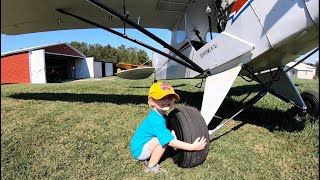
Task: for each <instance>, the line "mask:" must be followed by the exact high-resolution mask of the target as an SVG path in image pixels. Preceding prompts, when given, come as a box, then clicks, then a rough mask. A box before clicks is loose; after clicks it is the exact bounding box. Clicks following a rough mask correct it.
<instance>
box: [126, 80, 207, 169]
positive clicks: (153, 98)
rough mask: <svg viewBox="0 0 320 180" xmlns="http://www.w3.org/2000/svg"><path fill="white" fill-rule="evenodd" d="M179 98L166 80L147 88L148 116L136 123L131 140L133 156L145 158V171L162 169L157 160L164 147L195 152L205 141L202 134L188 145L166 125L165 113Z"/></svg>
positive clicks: (139, 158)
mask: <svg viewBox="0 0 320 180" xmlns="http://www.w3.org/2000/svg"><path fill="white" fill-rule="evenodd" d="M175 100H176V101H179V100H180V97H179V96H178V94H176V93H175V91H174V89H173V88H172V87H171V86H170V85H169V84H167V83H164V82H157V83H154V84H153V85H152V86H151V87H150V90H149V96H148V105H149V107H150V108H151V111H150V113H149V115H148V116H147V117H146V118H145V119H144V120H143V122H142V123H141V124H140V125H139V127H138V128H137V130H136V132H135V133H134V135H133V137H132V139H131V142H130V147H131V153H132V155H133V156H134V158H136V159H138V160H140V161H143V160H148V159H149V162H148V164H147V165H146V169H145V172H155V173H159V172H166V171H165V170H164V169H162V168H160V166H159V164H158V162H159V160H160V158H161V156H162V155H163V154H164V152H165V150H166V148H167V146H168V145H169V146H171V147H173V148H178V149H183V150H188V151H198V150H202V149H203V148H204V147H205V145H206V144H207V142H206V139H205V138H204V137H202V138H200V137H198V138H197V139H196V140H195V141H194V142H193V143H192V144H190V143H186V142H183V141H180V140H177V139H175V138H174V137H173V136H172V134H171V133H170V131H169V129H167V127H166V117H165V116H166V115H165V112H166V111H168V110H170V109H171V108H172V107H173V105H174V101H175Z"/></svg>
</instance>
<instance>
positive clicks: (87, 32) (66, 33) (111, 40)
mask: <svg viewBox="0 0 320 180" xmlns="http://www.w3.org/2000/svg"><path fill="white" fill-rule="evenodd" d="M114 30H116V31H118V32H121V33H123V29H114ZM147 30H149V31H150V32H151V33H153V34H155V35H156V36H158V37H159V38H160V39H162V40H164V41H165V42H167V43H169V42H170V39H171V32H170V31H169V30H166V29H147ZM126 35H128V36H130V37H133V38H135V39H137V40H138V41H141V42H144V43H146V44H149V45H151V46H153V47H155V48H157V49H159V50H163V47H162V46H161V45H160V44H159V43H157V42H155V41H154V40H152V39H151V38H149V37H147V36H146V35H144V34H143V33H141V32H139V31H138V30H134V29H126ZM72 41H78V42H85V43H87V44H100V45H103V46H106V45H108V44H109V45H111V46H112V47H115V48H117V47H119V46H120V45H122V44H123V45H125V46H126V47H127V48H128V47H136V48H138V49H143V50H145V51H146V52H147V53H148V56H149V58H150V59H151V57H152V51H151V50H149V49H147V48H144V47H142V46H140V45H138V44H136V43H133V42H131V41H129V40H126V39H123V38H121V37H119V36H116V35H114V34H112V33H110V32H107V31H105V30H102V29H79V30H63V31H50V32H40V33H29V34H23V35H4V34H1V53H5V52H9V51H15V50H19V49H24V48H29V47H34V46H41V45H46V44H54V43H71V42H72ZM304 56H305V55H304ZM304 56H301V57H300V58H298V60H299V59H301V58H303V57H304ZM318 60H319V51H317V52H316V53H315V54H313V55H312V56H310V57H309V58H308V59H307V60H305V61H304V62H305V63H312V64H315V63H316V62H317V61H318Z"/></svg>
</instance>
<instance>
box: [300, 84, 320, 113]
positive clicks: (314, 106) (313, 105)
mask: <svg viewBox="0 0 320 180" xmlns="http://www.w3.org/2000/svg"><path fill="white" fill-rule="evenodd" d="M301 97H302V99H303V101H304V103H305V104H306V106H307V113H308V114H310V115H311V116H314V117H317V116H319V93H318V92H316V91H310V90H307V91H304V92H302V93H301Z"/></svg>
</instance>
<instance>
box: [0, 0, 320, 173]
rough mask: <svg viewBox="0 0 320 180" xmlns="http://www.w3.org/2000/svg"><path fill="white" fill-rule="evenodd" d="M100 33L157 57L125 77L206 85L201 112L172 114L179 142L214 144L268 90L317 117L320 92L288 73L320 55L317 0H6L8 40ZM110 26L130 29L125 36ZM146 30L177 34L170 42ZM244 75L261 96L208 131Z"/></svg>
mask: <svg viewBox="0 0 320 180" xmlns="http://www.w3.org/2000/svg"><path fill="white" fill-rule="evenodd" d="M94 27H97V28H101V29H104V30H106V31H109V32H111V33H113V34H115V35H118V36H120V37H123V38H125V39H127V40H130V41H133V42H135V43H137V44H139V45H141V46H143V47H146V48H148V49H151V50H152V51H154V52H155V53H154V54H153V57H152V65H153V67H147V68H136V69H130V70H126V71H121V72H119V73H118V76H119V77H122V78H127V79H142V78H146V77H149V76H150V75H151V74H154V78H155V81H157V80H173V79H203V80H205V89H204V95H203V102H202V107H201V112H200V113H199V112H198V111H197V110H196V109H194V108H191V107H181V108H177V109H174V110H173V111H172V112H171V113H170V114H169V116H168V119H169V120H168V127H169V128H170V129H172V130H173V131H174V132H175V134H176V135H177V137H178V139H183V140H185V141H190V142H193V141H194V140H195V138H197V137H199V136H205V137H206V138H207V139H209V134H211V133H213V132H216V131H217V130H218V129H220V128H221V127H222V126H224V125H225V124H226V123H227V122H228V121H229V120H230V119H232V118H234V117H235V116H237V115H238V114H239V113H241V112H242V111H243V110H245V109H246V108H249V107H251V106H252V105H253V104H254V103H256V102H257V101H258V100H259V99H261V98H262V97H264V95H265V94H267V93H268V92H269V93H270V94H272V95H274V96H276V97H278V98H280V99H281V100H283V101H285V102H290V103H292V104H293V105H294V106H295V107H297V108H298V109H300V110H301V112H307V113H310V114H312V115H314V116H318V115H319V93H318V92H313V91H306V92H302V93H301V94H300V93H299V91H298V90H297V88H296V86H295V84H294V83H293V82H292V80H291V79H290V77H289V76H288V75H287V74H286V72H287V71H289V70H290V69H291V68H289V69H285V68H284V66H285V65H286V64H287V63H289V62H291V61H294V60H295V59H296V58H298V57H299V56H301V55H304V54H306V53H308V52H310V53H309V54H308V55H307V56H306V57H305V58H303V59H302V60H300V61H298V62H297V64H298V63H301V62H302V61H303V60H305V59H306V58H307V57H309V56H311V55H312V54H313V53H315V52H317V51H318V49H319V41H318V38H319V35H318V34H319V0H268V1H265V0H140V1H126V0H123V1H119V0H68V1H62V0H55V1H42V0H24V1H22V0H2V1H1V33H4V34H8V35H15V34H25V33H34V32H41V31H54V30H66V29H81V28H94ZM112 28H124V33H119V32H117V31H115V30H113V29H112ZM126 28H135V29H137V30H139V31H140V32H142V33H144V34H145V35H147V36H148V37H150V38H151V39H153V40H155V41H156V42H158V43H159V44H161V45H162V46H163V47H164V50H163V51H162V50H159V49H156V48H154V47H152V46H150V45H148V44H145V43H143V42H140V41H138V40H136V39H134V38H132V37H129V36H127V35H126V34H125V30H126ZM146 28H164V29H169V30H171V31H172V36H171V42H170V44H168V43H166V42H164V41H163V40H162V39H160V38H159V37H157V36H155V35H154V34H152V33H151V32H149V31H148V30H147V29H146ZM214 32H215V33H217V35H216V36H215V37H213V36H212V33H214ZM208 33H209V35H210V40H209V41H207V40H206V36H207V34H208ZM297 64H296V65H297ZM296 65H295V66H296ZM293 67H294V66H293ZM293 67H292V68H293ZM238 75H239V76H241V77H243V78H244V79H247V80H248V81H252V80H253V81H256V82H258V83H259V84H260V85H261V90H260V92H259V93H258V94H257V95H256V96H254V97H253V98H252V99H251V100H249V101H248V102H247V103H246V104H245V105H244V108H243V109H241V110H240V111H239V112H237V113H236V114H235V115H234V116H232V117H231V118H230V119H228V120H226V121H225V122H223V123H221V124H220V125H218V126H217V127H216V128H215V129H213V130H210V131H208V128H207V126H208V125H209V123H210V122H211V120H212V119H213V117H214V115H215V113H216V112H217V110H218V108H219V107H220V105H221V104H222V102H223V100H224V98H225V97H226V95H227V93H228V91H229V90H230V88H231V86H232V84H233V82H234V81H235V79H236V77H237V76H238ZM184 122H188V123H184ZM208 146H209V145H207V147H206V148H205V149H204V150H202V151H199V152H185V151H181V152H179V153H177V154H176V155H175V157H174V161H175V162H176V163H177V164H178V165H179V166H181V167H194V166H197V165H199V164H201V163H202V162H203V161H204V160H205V159H206V157H207V154H208V151H209V147H208Z"/></svg>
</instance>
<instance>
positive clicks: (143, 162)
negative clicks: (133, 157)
mask: <svg viewBox="0 0 320 180" xmlns="http://www.w3.org/2000/svg"><path fill="white" fill-rule="evenodd" d="M140 163H141V164H142V165H143V166H145V167H148V160H142V161H140Z"/></svg>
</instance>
